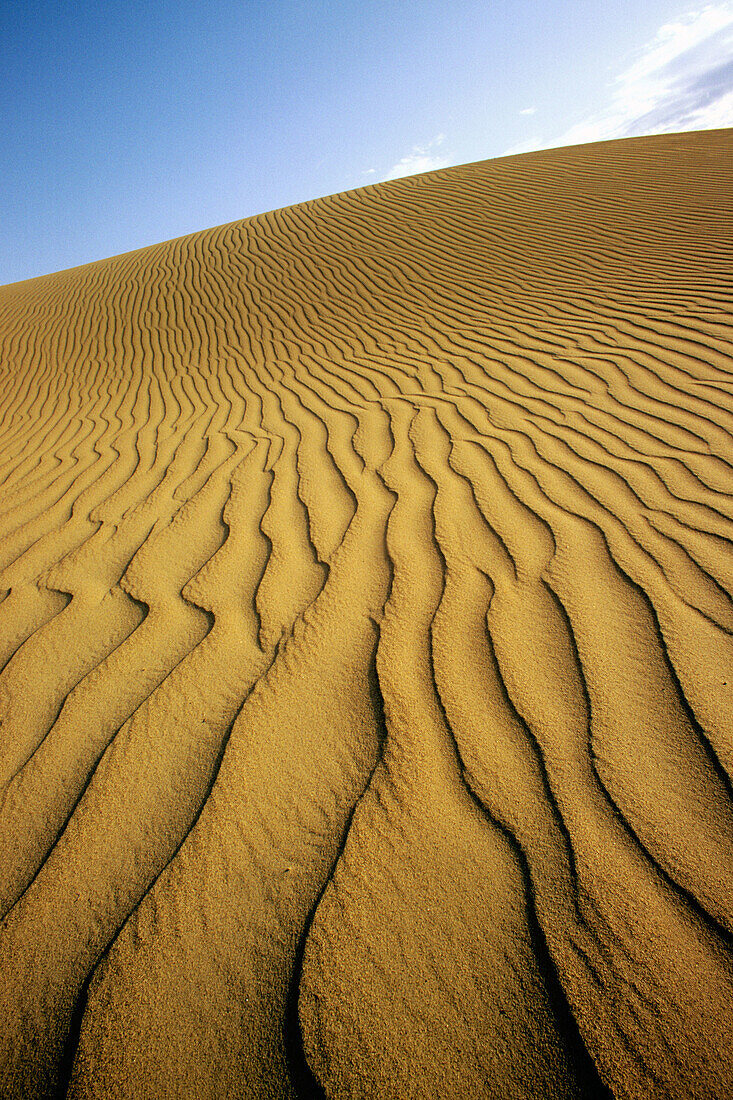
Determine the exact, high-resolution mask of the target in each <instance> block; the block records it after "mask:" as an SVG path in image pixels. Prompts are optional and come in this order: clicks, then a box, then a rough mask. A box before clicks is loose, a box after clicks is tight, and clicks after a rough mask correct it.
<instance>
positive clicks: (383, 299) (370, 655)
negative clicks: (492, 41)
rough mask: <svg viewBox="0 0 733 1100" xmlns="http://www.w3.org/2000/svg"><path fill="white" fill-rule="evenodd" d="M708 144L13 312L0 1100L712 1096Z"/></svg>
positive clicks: (713, 695) (466, 169) (713, 462)
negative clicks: (29, 1099)
mask: <svg viewBox="0 0 733 1100" xmlns="http://www.w3.org/2000/svg"><path fill="white" fill-rule="evenodd" d="M732 134H733V131H710V132H704V133H696V134H684V135H666V136H660V137H654V138H640V139H631V140H627V141H623V142H608V143H603V144H599V145H594V146H582V147H578V148H572V149H561V150H555V151H549V152H542V153H535V154H531V155H525V156H520V157H511V158H506V159H504V160H499V161H493V162H491V161H489V162H484V163H478V164H472V165H467V166H463V167H460V168H451V169H445V170H442V171H440V172H435V173H431V174H427V175H423V176H418V177H413V178H409V179H403V180H397V181H394V182H390V183H385V184H380V185H377V186H375V187H370V188H366V189H363V190H360V191H353V192H349V193H346V194H342V195H335V196H333V197H330V198H325V199H319V200H317V201H314V202H310V203H305V204H303V205H301V206H297V207H292V208H289V209H285V210H279V211H275V212H274V213H270V214H267V215H263V216H261V217H256V218H251V219H249V220H247V221H243V222H238V223H234V224H231V225H226V226H223V227H220V228H217V229H214V230H209V231H207V232H203V233H199V234H196V235H193V236H190V237H185V238H182V239H180V240H175V241H171V242H168V243H165V244H161V245H158V246H155V247H152V248H148V249H144V250H142V251H139V252H135V253H130V254H128V255H124V256H119V257H115V258H113V259H110V260H105V261H102V262H98V263H94V264H90V265H88V266H86V267H81V268H77V269H74V270H71V271H66V272H61V273H59V274H56V275H49V276H46V277H44V278H40V279H35V280H32V281H29V282H25V283H18V284H15V285H12V286H7V287H3V288H0V348H1V352H0V408H1V409H2V421H1V422H0V437H1V441H0V482H1V485H2V488H1V490H0V568H1V572H0V647H1V650H0V667H1V668H2V672H1V673H0V866H2V869H3V873H2V876H1V877H0V916H2V924H1V925H0V1081H1V1082H2V1085H1V1090H0V1095H2V1096H5V1097H13V1098H15V1097H53V1096H64V1095H68V1096H69V1097H74V1098H78V1100H82V1098H83V1100H91V1098H102V1097H124V1098H127V1097H130V1098H132V1097H135V1098H141V1100H142V1098H150V1097H181V1098H183V1097H186V1098H190V1097H202V1098H206V1097H230V1096H239V1097H251V1098H255V1097H256V1098H274V1097H277V1098H296V1097H299V1098H302V1097H313V1096H315V1097H323V1096H325V1097H329V1098H334V1100H335V1098H342V1097H352V1098H374V1097H379V1098H382V1097H384V1098H390V1100H398V1098H399V1100H402V1098H406V1097H407V1098H409V1097H414V1098H430V1097H436V1098H437V1097H471V1098H473V1097H479V1096H486V1097H497V1098H512V1097H522V1098H523V1097H536V1098H538V1100H539V1098H544V1097H604V1096H614V1097H617V1098H618V1100H632V1098H634V1100H636V1098H642V1097H643V1098H662V1097H664V1098H669V1097H674V1098H683V1097H685V1098H687V1097H699V1098H701V1100H702V1098H705V1100H711V1098H720V1100H723V1098H725V1097H729V1096H730V1095H733V1041H732V1040H733V966H732V962H733V876H732V875H731V868H732V867H733V797H732V796H733V785H732V782H733V736H732V734H731V728H732V719H733V553H732V552H731V537H732V536H733V358H732V357H731V342H730V338H731V308H730V307H731V290H732V289H733V286H732V284H733V278H732V276H731V272H733V265H732V263H731V260H732V259H733V226H732V225H731V215H732V214H733V186H732V185H733V178H732V177H733V170H732V168H733V162H732V159H731V152H732V151H733V139H732Z"/></svg>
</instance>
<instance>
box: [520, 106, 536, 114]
mask: <svg viewBox="0 0 733 1100" xmlns="http://www.w3.org/2000/svg"><path fill="white" fill-rule="evenodd" d="M519 113H520V115H534V114H536V113H537V108H536V107H523V108H522V110H521V111H520V112H519Z"/></svg>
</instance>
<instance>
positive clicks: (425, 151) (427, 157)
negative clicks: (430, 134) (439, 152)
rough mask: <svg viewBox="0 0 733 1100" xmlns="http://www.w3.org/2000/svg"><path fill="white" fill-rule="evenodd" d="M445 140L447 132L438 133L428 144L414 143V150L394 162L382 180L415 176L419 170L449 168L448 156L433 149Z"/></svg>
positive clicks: (429, 170)
mask: <svg viewBox="0 0 733 1100" xmlns="http://www.w3.org/2000/svg"><path fill="white" fill-rule="evenodd" d="M444 141H445V134H438V135H437V137H434V138H433V140H432V141H429V142H428V144H427V145H413V147H412V150H411V151H410V152H409V153H407V154H406V156H404V157H402V159H401V160H398V161H397V163H396V164H393V165H392V167H391V168H390V170H389V171H388V172H387V173H386V175H384V176H382V180H385V181H386V180H396V179H401V178H402V177H403V176H415V175H417V173H418V172H434V171H436V169H438V168H447V167H448V165H449V164H450V160H449V159H448V157H443V156H436V154H435V153H434V152H433V150H435V149H437V148H438V147H439V146H440V145H442V144H443V142H444Z"/></svg>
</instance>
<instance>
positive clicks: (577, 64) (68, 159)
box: [0, 0, 733, 283]
mask: <svg viewBox="0 0 733 1100" xmlns="http://www.w3.org/2000/svg"><path fill="white" fill-rule="evenodd" d="M0 65H1V66H2V78H0V210H2V223H1V224H2V232H0V283H5V282H12V281H15V280H17V279H23V278H29V277H31V276H34V275H39V274H42V273H45V272H48V271H55V270H59V269H60V268H64V267H69V266H73V265H75V264H80V263H86V262H88V261H90V260H94V259H98V258H101V257H102V256H109V255H114V254H116V253H119V252H124V251H128V250H130V249H133V248H139V247H142V246H144V245H147V244H153V243H155V242H157V241H161V240H167V239H168V238H171V237H176V236H180V235H181V234H184V233H189V232H193V231H196V230H199V229H204V228H207V227H208V226H211V225H218V224H221V223H223V222H227V221H233V220H234V219H237V218H243V217H247V216H249V215H251V214H256V213H260V212H262V211H265V210H271V209H274V208H276V207H279V206H286V205H289V204H291V203H296V202H302V201H304V200H306V199H309V198H314V197H316V196H318V195H325V194H331V193H333V192H336V191H344V190H348V189H351V188H354V187H361V186H364V185H366V184H369V183H375V182H378V181H380V180H384V179H389V178H394V177H396V176H397V175H404V174H408V173H410V172H415V171H426V170H429V169H431V168H437V167H443V166H446V165H449V164H461V163H465V162H467V161H472V160H481V159H484V158H487V157H496V156H502V155H506V154H507V153H512V152H523V151H528V150H531V149H537V148H543V147H550V146H553V145H561V144H573V143H575V142H583V141H595V140H600V139H603V138H606V137H617V136H626V135H632V134H636V133H655V132H661V131H664V130H679V129H700V128H705V127H709V126H718V125H719V126H730V125H733V2H731V0H725V2H720V3H713V4H709V5H705V4H697V5H696V6H695V5H694V3H692V2H691V0H679V2H677V3H675V2H673V0H644V2H643V4H641V5H638V3H632V2H630V0H604V2H601V0H593V2H586V0H572V2H571V0H552V2H551V0H534V2H533V0H493V2H491V0H359V2H357V0H329V2H324V0H267V2H262V3H257V2H254V0H238V2H234V0H207V2H204V0H197V2H193V0H175V2H174V0H144V2H138V0H125V2H122V0H107V2H105V0H97V2H96V3H89V2H87V0H76V2H68V0H55V2H51V0H35V2H34V0H24V2H22V3H21V2H19V0H0Z"/></svg>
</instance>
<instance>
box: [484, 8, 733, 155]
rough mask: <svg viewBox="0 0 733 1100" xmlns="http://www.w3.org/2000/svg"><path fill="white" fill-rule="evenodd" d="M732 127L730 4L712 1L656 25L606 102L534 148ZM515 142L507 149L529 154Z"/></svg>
mask: <svg viewBox="0 0 733 1100" xmlns="http://www.w3.org/2000/svg"><path fill="white" fill-rule="evenodd" d="M724 126H733V5H732V4H731V3H729V2H727V0H726V2H724V3H718V4H708V5H706V6H705V7H703V8H698V9H695V10H692V11H688V12H686V13H685V14H684V15H681V16H680V17H679V18H678V19H676V20H675V21H674V22H672V23H665V24H664V25H663V26H661V27H660V28H659V30H658V31H657V33H656V35H655V36H654V38H653V39H651V41H649V42H647V43H646V44H645V45H644V46H642V47H641V48H640V49H639V50H637V51H636V55H635V57H634V59H633V61H632V63H631V64H630V65H629V66H628V67H627V68H625V69H624V70H623V71H621V72H620V73H619V74H618V76H616V78H615V79H614V80H613V81H612V83H611V85H610V99H609V102H608V104H607V106H606V107H605V108H604V109H603V110H601V111H599V112H598V113H596V114H594V115H591V116H589V117H588V118H585V119H583V120H582V121H581V122H578V123H576V124H575V125H573V126H571V127H570V128H569V129H567V130H565V132H564V133H562V134H560V136H556V137H554V138H551V139H550V140H539V139H537V140H535V141H534V142H532V143H531V145H529V148H531V149H548V148H552V147H553V146H560V145H579V144H581V143H583V142H587V141H604V140H607V139H609V138H622V137H633V136H635V135H640V134H664V133H674V132H675V131H680V130H706V129H712V128H715V127H724ZM529 148H527V143H523V147H521V148H520V147H518V146H513V147H512V149H511V150H507V151H506V153H504V154H502V155H503V156H507V155H509V154H510V153H516V152H528V151H529Z"/></svg>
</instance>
